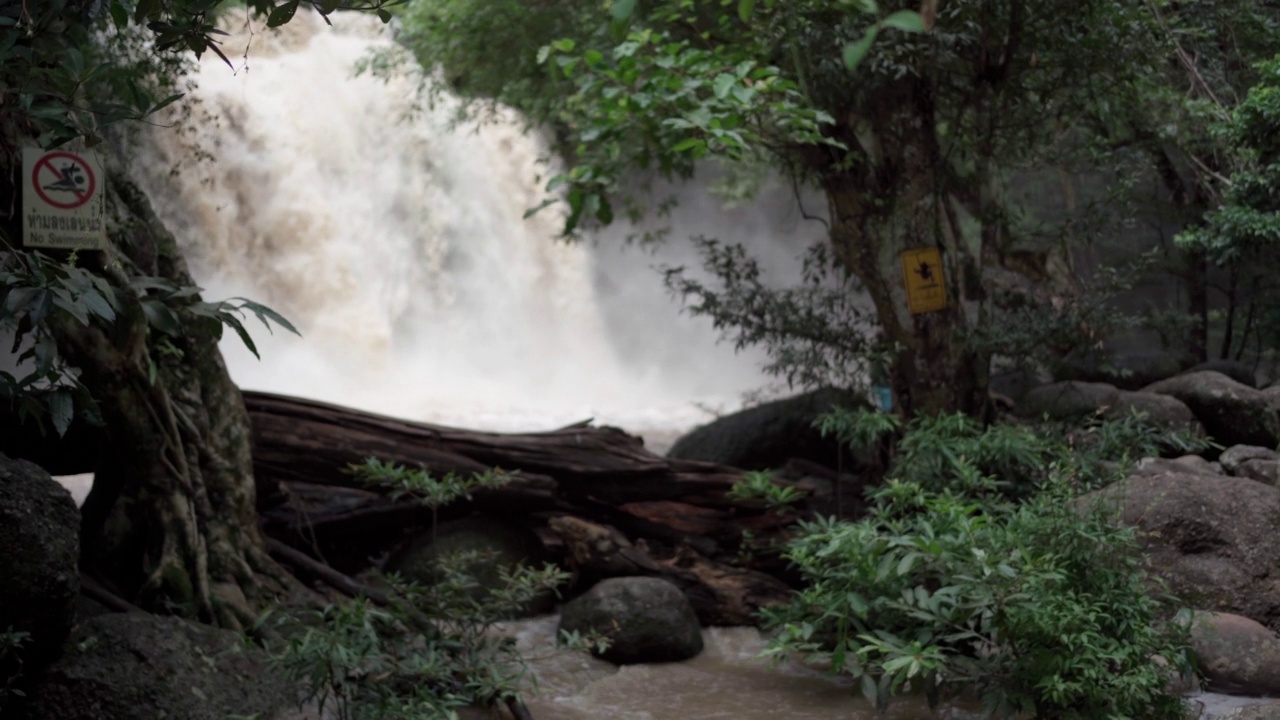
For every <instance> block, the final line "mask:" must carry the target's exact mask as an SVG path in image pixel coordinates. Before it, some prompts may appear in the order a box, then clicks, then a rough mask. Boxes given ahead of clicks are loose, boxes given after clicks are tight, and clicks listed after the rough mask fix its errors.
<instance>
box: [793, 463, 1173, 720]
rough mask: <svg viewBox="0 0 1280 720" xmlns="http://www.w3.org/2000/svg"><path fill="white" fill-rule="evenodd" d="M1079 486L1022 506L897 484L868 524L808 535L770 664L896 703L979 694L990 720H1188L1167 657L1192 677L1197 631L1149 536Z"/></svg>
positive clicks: (1056, 474) (798, 551)
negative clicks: (790, 657)
mask: <svg viewBox="0 0 1280 720" xmlns="http://www.w3.org/2000/svg"><path fill="white" fill-rule="evenodd" d="M1069 474H1070V473H1068V472H1066V471H1062V470H1058V469H1055V470H1054V471H1053V472H1052V474H1051V479H1050V480H1049V481H1048V482H1047V483H1046V485H1045V487H1044V488H1043V490H1042V491H1041V492H1040V493H1039V494H1037V495H1036V496H1034V497H1033V498H1032V499H1031V500H1029V501H1028V502H1026V503H1025V504H1021V505H1019V504H1015V503H1011V502H1008V501H1002V500H992V499H990V498H989V497H988V499H987V500H986V501H979V500H976V499H974V498H973V497H971V496H969V497H967V496H965V495H963V494H960V493H957V492H954V491H952V490H941V491H935V490H928V489H926V488H924V487H922V486H921V485H919V484H917V483H912V482H899V481H893V482H890V483H888V484H887V485H886V486H884V487H883V488H881V489H880V490H878V491H877V492H876V493H875V500H876V508H875V510H874V511H873V513H872V514H871V516H870V517H868V518H867V519H865V520H863V521H861V522H857V523H848V522H838V521H832V520H818V521H814V522H805V523H801V531H802V532H801V534H800V537H799V538H798V539H796V540H795V541H794V542H793V543H792V545H791V547H790V549H789V551H788V553H787V557H788V558H789V559H790V560H791V561H792V562H793V563H795V565H796V566H797V568H798V569H799V570H800V572H801V573H802V574H803V575H804V577H805V578H806V579H807V581H808V586H807V588H806V589H805V590H803V591H802V592H800V593H799V594H798V595H797V597H796V598H795V599H794V601H793V602H792V603H790V604H789V605H788V606H786V607H784V608H782V609H779V610H773V611H770V612H768V613H767V619H768V622H769V624H770V626H772V627H774V628H776V629H778V630H779V633H778V635H777V636H776V638H775V639H774V640H773V642H772V644H771V646H770V648H769V650H768V651H767V653H768V654H771V655H774V656H782V655H783V654H785V653H790V652H794V651H799V652H801V653H804V654H806V655H807V656H808V657H809V659H810V660H816V661H820V662H824V663H830V665H831V667H832V669H833V671H835V672H839V673H844V674H847V675H849V676H851V677H852V678H854V679H855V680H856V681H859V682H860V683H861V687H862V691H863V693H864V694H865V695H866V696H867V698H868V699H870V700H871V701H873V702H875V703H877V704H878V705H880V706H881V707H883V706H884V705H886V704H887V703H888V701H889V698H890V697H891V696H892V695H895V694H898V693H902V692H906V691H921V690H922V691H923V692H924V693H925V695H926V696H927V697H928V699H929V701H930V702H931V703H934V704H936V703H937V702H938V701H939V700H940V699H942V698H943V697H946V696H948V695H951V694H954V693H957V692H959V691H961V690H964V689H969V688H972V689H976V690H977V691H978V692H979V694H980V695H981V696H982V698H983V700H984V705H985V712H986V714H987V715H988V716H990V715H996V714H999V715H1001V716H1004V717H1010V716H1012V715H1014V714H1017V713H1026V712H1033V713H1035V716H1036V717H1044V718H1065V719H1078V720H1096V719H1097V718H1117V719H1119V718H1133V719H1137V720H1157V719H1160V720H1163V719H1164V718H1169V719H1172V718H1181V717H1183V713H1184V709H1183V707H1182V702H1181V700H1180V698H1178V697H1177V696H1176V695H1174V694H1172V693H1170V692H1169V691H1168V689H1167V688H1168V685H1169V680H1170V677H1169V674H1168V671H1167V670H1166V669H1165V668H1162V667H1161V666H1160V665H1159V664H1158V663H1157V661H1155V660H1154V659H1153V658H1154V657H1155V656H1157V655H1159V656H1161V657H1163V658H1165V659H1167V660H1170V661H1171V662H1172V663H1173V665H1174V667H1176V668H1177V669H1179V670H1182V671H1185V670H1186V669H1187V668H1188V667H1189V659H1188V654H1187V650H1186V642H1185V637H1184V635H1183V634H1182V632H1183V631H1182V630H1180V629H1178V628H1177V627H1175V626H1174V625H1172V624H1168V625H1166V624H1162V623H1160V619H1161V618H1162V615H1163V613H1164V612H1165V610H1166V608H1165V605H1164V603H1163V601H1162V600H1161V599H1158V598H1154V597H1152V596H1151V595H1149V594H1148V591H1147V586H1146V584H1145V581H1146V576H1145V573H1144V569H1143V566H1142V560H1141V554H1140V551H1139V548H1138V546H1137V544H1136V541H1135V537H1134V531H1133V530H1132V529H1130V528H1124V527H1119V526H1117V525H1116V524H1114V523H1112V522H1110V521H1109V517H1108V514H1107V513H1106V512H1105V511H1104V509H1102V508H1098V507H1091V508H1079V507H1077V506H1076V504H1075V503H1073V502H1071V500H1072V497H1071V490H1070V488H1071V486H1072V485H1073V482H1072V478H1070V477H1069Z"/></svg>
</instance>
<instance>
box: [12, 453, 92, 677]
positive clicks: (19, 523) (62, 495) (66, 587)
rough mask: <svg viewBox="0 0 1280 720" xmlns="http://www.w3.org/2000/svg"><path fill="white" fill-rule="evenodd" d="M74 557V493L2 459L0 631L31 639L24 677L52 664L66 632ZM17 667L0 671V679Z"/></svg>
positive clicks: (75, 585)
mask: <svg viewBox="0 0 1280 720" xmlns="http://www.w3.org/2000/svg"><path fill="white" fill-rule="evenodd" d="M79 553H80V513H79V511H77V510H76V505H75V502H74V501H73V500H72V499H71V494H70V493H69V492H67V490H66V488H64V487H62V486H61V485H59V484H58V483H57V482H55V481H54V480H53V478H51V477H50V476H49V473H47V472H45V471H44V470H43V469H41V468H40V467H38V466H36V465H33V464H32V463H29V462H26V461H25V460H10V459H9V458H7V457H5V456H4V455H0V631H4V630H6V629H12V630H14V631H17V632H24V633H27V634H28V635H29V636H30V637H29V640H28V643H27V645H26V646H25V647H24V649H23V650H22V652H21V655H20V656H19V657H20V659H21V661H22V664H23V671H24V672H25V673H28V674H30V673H31V672H32V671H34V670H38V669H39V668H41V667H43V666H45V665H47V664H48V663H50V662H52V661H53V660H54V659H56V658H57V657H58V655H59V654H60V653H61V651H62V643H63V641H64V640H66V638H67V635H68V634H69V633H70V632H71V624H72V622H73V620H74V618H75V607H76V597H77V594H78V592H79V588H80V575H79V570H78V569H77V563H78V560H79ZM14 670H15V668H8V669H6V668H5V667H0V678H3V677H4V676H6V675H8V674H9V673H10V672H12V671H14Z"/></svg>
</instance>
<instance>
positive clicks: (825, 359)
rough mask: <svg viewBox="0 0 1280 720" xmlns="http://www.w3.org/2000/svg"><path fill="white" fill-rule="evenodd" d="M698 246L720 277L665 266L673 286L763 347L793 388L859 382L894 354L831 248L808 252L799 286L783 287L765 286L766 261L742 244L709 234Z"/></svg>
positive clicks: (773, 371) (692, 305) (722, 325)
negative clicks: (699, 275) (706, 278)
mask: <svg viewBox="0 0 1280 720" xmlns="http://www.w3.org/2000/svg"><path fill="white" fill-rule="evenodd" d="M693 244H694V246H695V247H696V248H697V249H698V251H699V253H700V254H701V256H702V261H703V265H704V267H705V268H706V269H707V270H709V271H710V273H711V275H712V277H713V278H715V280H714V281H713V282H707V281H704V280H701V279H698V278H697V277H696V276H695V275H692V274H690V273H688V272H686V268H684V267H665V268H663V274H664V281H665V283H666V286H667V288H668V289H669V290H671V292H672V293H673V294H676V295H678V296H681V297H683V298H684V299H685V302H686V304H687V305H688V308H689V310H690V311H691V312H692V313H693V314H695V315H702V316H705V317H708V318H710V319H711V322H712V325H713V326H714V327H715V328H716V329H717V330H719V331H720V332H721V333H723V334H725V335H726V336H728V338H729V339H731V340H732V342H733V344H734V346H735V347H736V348H737V349H739V350H742V349H745V348H747V347H752V346H759V347H763V348H764V349H765V350H766V351H767V352H768V360H767V361H766V362H765V365H764V367H763V370H764V371H765V372H766V373H768V374H770V375H774V376H778V377H781V378H782V379H784V380H786V382H787V384H788V385H789V386H792V387H808V388H817V387H859V386H861V385H863V384H864V383H865V378H866V377H867V376H868V374H869V373H870V369H871V367H872V366H873V365H874V364H875V363H876V362H883V361H885V359H886V358H888V357H889V356H890V355H891V348H889V347H887V346H886V345H885V344H884V343H882V342H880V341H879V339H878V335H877V331H876V329H875V327H876V320H875V318H874V316H873V315H872V314H871V313H870V312H869V310H868V308H867V307H866V305H865V303H864V302H863V301H862V300H861V299H860V298H859V297H858V295H859V294H860V290H861V285H860V283H858V282H857V281H856V280H855V279H853V278H850V277H840V276H839V275H838V274H837V273H834V272H832V267H833V265H832V261H831V256H830V252H829V250H828V248H827V247H826V246H822V245H819V246H816V247H814V248H812V249H811V250H810V252H809V253H808V254H807V255H806V256H805V260H804V267H803V278H802V282H801V284H800V285H799V286H798V287H793V288H786V289H777V288H773V287H770V286H768V285H766V284H765V282H764V280H763V279H762V268H761V267H760V264H759V262H758V260H756V258H754V257H752V256H750V255H749V254H748V253H747V251H746V250H745V249H744V248H743V247H742V246H741V245H738V244H733V243H725V242H722V241H719V240H716V239H713V238H702V237H698V238H693Z"/></svg>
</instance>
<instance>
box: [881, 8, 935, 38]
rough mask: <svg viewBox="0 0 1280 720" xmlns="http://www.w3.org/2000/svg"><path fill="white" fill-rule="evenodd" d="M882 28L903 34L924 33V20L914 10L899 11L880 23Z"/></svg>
mask: <svg viewBox="0 0 1280 720" xmlns="http://www.w3.org/2000/svg"><path fill="white" fill-rule="evenodd" d="M880 25H881V26H882V27H891V28H897V29H898V30H901V31H903V32H910V33H922V32H924V30H925V28H924V18H923V17H920V13H918V12H916V11H914V10H899V11H898V12H896V13H893V14H892V15H890V16H889V17H887V18H885V19H883V20H881V21H880Z"/></svg>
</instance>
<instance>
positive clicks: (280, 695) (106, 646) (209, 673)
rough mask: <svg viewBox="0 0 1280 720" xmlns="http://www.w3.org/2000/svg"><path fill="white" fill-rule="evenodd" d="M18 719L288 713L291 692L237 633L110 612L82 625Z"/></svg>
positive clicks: (200, 718)
mask: <svg viewBox="0 0 1280 720" xmlns="http://www.w3.org/2000/svg"><path fill="white" fill-rule="evenodd" d="M29 696H30V697H31V701H30V702H29V703H28V704H27V705H26V706H25V707H22V708H19V709H18V710H17V715H16V717H17V718H18V720H51V719H53V718H57V719H58V720H156V718H175V719H176V718H181V719H182V720H226V718H228V717H234V716H246V717H255V716H256V717H260V718H264V719H267V718H281V717H288V716H289V715H290V714H291V713H292V712H293V711H294V710H295V709H296V708H297V699H298V698H297V697H296V694H295V693H294V692H291V691H290V685H289V683H288V682H286V681H285V680H284V678H283V677H281V676H279V675H278V674H276V673H274V672H272V671H271V669H270V668H269V666H268V665H267V663H266V658H265V657H264V656H263V655H262V653H261V652H260V651H258V650H256V649H254V648H250V647H247V646H246V645H245V644H244V642H243V640H242V638H241V636H240V635H239V634H238V633H235V632H232V631H229V630H219V629H216V628H212V627H209V626H206V625H198V624H195V623H191V622H188V621H185V620H181V619H179V618H175V617H161V616H156V615H146V614H123V613H114V614H108V615H101V616H98V617H95V618H93V619H91V620H88V621H87V622H85V623H83V624H82V625H81V626H80V627H79V628H77V631H76V633H75V635H74V636H73V637H72V639H71V642H70V643H69V644H68V649H67V652H66V653H65V655H64V656H63V657H62V659H60V660H59V661H58V662H57V663H55V664H54V665H53V666H52V667H50V668H49V670H48V671H47V672H46V673H45V674H44V675H43V676H42V677H40V678H39V679H38V680H37V681H36V684H35V685H34V686H33V688H32V689H31V691H30V692H29Z"/></svg>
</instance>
